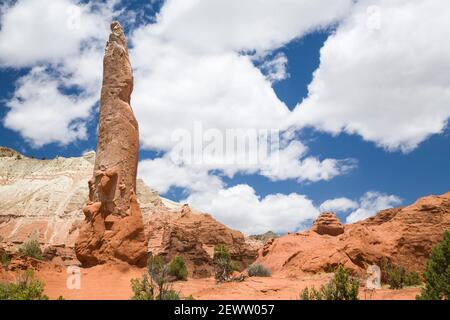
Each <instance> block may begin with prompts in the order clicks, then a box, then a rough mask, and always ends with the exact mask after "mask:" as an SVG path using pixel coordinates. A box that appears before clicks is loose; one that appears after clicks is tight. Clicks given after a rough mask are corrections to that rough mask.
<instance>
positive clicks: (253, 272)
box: [247, 264, 272, 277]
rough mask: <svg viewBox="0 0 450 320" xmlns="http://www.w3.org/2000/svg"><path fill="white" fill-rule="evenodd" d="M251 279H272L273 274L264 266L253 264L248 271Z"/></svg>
mask: <svg viewBox="0 0 450 320" xmlns="http://www.w3.org/2000/svg"><path fill="white" fill-rule="evenodd" d="M247 273H248V276H249V277H270V276H272V272H271V271H270V270H269V269H267V268H266V267H264V266H263V265H262V264H252V265H251V266H250V267H248V270H247Z"/></svg>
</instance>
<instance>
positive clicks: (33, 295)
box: [0, 270, 48, 300]
mask: <svg viewBox="0 0 450 320" xmlns="http://www.w3.org/2000/svg"><path fill="white" fill-rule="evenodd" d="M44 287H45V285H44V283H43V282H42V281H40V280H37V279H35V277H34V273H33V271H31V270H27V271H23V272H22V273H20V274H19V275H18V276H17V280H16V281H15V282H12V283H0V300H48V297H47V296H46V295H44V294H43V292H44Z"/></svg>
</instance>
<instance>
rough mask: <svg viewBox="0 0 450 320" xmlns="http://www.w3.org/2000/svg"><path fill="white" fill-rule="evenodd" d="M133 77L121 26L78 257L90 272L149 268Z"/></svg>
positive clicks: (114, 32)
mask: <svg viewBox="0 0 450 320" xmlns="http://www.w3.org/2000/svg"><path fill="white" fill-rule="evenodd" d="M132 91H133V74H132V69H131V64H130V61H129V57H128V48H127V41H126V39H125V35H124V33H123V30H122V28H121V26H120V24H119V23H117V22H113V23H112V24H111V35H110V37H109V41H108V43H107V46H106V51H105V56H104V60H103V86H102V93H101V99H100V115H99V129H98V142H97V153H96V159H95V166H94V175H93V177H92V179H90V180H89V203H88V204H87V205H86V206H85V207H84V208H83V212H84V215H85V220H84V223H83V225H82V226H81V228H80V233H79V236H78V240H77V243H76V245H75V252H76V255H77V258H78V259H79V260H80V261H81V263H82V264H83V265H85V266H93V265H96V264H101V263H105V262H108V261H114V260H121V261H125V262H128V263H129V264H133V265H145V262H146V256H147V241H146V238H145V234H144V224H143V221H142V214H141V210H140V207H139V204H138V202H137V198H136V174H137V164H138V153H139V129H138V123H137V121H136V118H135V117H134V114H133V110H132V109H131V106H130V97H131V92H132Z"/></svg>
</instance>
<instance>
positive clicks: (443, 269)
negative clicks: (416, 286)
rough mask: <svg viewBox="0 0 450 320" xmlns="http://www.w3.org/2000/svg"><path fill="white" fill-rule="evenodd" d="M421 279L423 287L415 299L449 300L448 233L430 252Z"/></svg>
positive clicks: (449, 242) (449, 239) (449, 258)
mask: <svg viewBox="0 0 450 320" xmlns="http://www.w3.org/2000/svg"><path fill="white" fill-rule="evenodd" d="M423 278H424V279H425V286H424V288H423V289H422V292H421V294H420V295H419V296H417V299H420V300H450V231H446V232H445V233H444V237H443V239H442V241H441V242H440V243H438V244H437V245H435V246H434V248H433V250H432V251H431V255H430V259H429V260H428V262H427V266H426V268H425V272H424V273H423Z"/></svg>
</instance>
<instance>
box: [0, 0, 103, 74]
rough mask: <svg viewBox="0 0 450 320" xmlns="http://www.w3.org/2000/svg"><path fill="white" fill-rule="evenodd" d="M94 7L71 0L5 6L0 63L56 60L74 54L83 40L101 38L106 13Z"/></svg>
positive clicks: (22, 1) (24, 1)
mask: <svg viewBox="0 0 450 320" xmlns="http://www.w3.org/2000/svg"><path fill="white" fill-rule="evenodd" d="M109 2H111V1H109ZM99 8H103V7H102V6H100V7H99ZM94 9H95V7H94V6H93V5H90V4H85V5H82V4H79V3H78V1H74V0H58V1H54V0H40V1H34V0H20V1H17V2H16V3H15V4H11V5H9V6H7V7H6V9H4V10H3V12H2V16H1V26H2V28H1V32H0V65H3V66H9V67H29V66H33V65H35V64H36V63H48V62H53V63H54V62H56V63H58V62H60V61H62V60H65V59H67V57H68V56H73V55H77V54H78V53H79V50H80V47H81V46H82V45H83V43H84V42H86V41H89V40H94V41H95V40H97V41H98V40H101V41H102V42H103V41H104V39H105V38H106V36H107V32H108V29H107V26H108V19H107V18H108V17H107V14H106V16H104V14H105V11H104V9H103V11H101V10H100V12H99V10H97V12H94Z"/></svg>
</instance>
